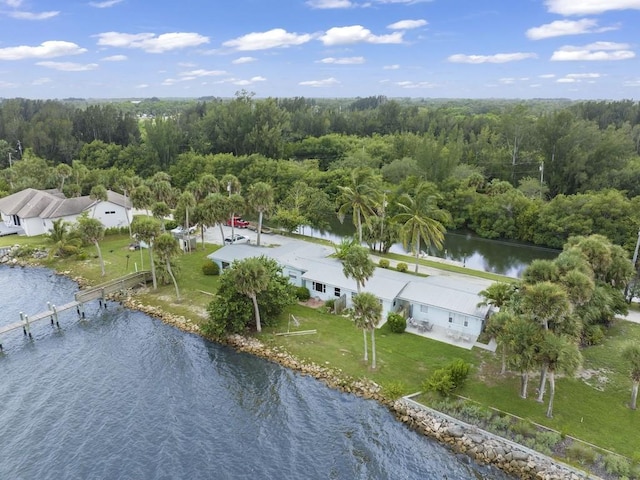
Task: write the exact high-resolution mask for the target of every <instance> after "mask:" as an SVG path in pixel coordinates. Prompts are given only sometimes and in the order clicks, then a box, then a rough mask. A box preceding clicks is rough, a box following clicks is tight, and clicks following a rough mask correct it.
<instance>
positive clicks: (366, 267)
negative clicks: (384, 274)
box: [342, 244, 376, 293]
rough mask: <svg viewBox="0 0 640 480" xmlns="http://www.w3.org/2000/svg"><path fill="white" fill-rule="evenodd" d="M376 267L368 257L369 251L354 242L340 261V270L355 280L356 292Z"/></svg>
mask: <svg viewBox="0 0 640 480" xmlns="http://www.w3.org/2000/svg"><path fill="white" fill-rule="evenodd" d="M375 269H376V265H375V263H373V260H371V257H369V251H368V250H367V248H366V247H363V246H362V245H357V244H354V245H352V246H351V247H349V249H348V250H347V253H346V255H345V256H344V259H343V261H342V272H343V273H344V276H345V277H347V278H353V279H354V280H355V281H356V288H357V290H358V293H360V290H361V289H362V287H364V284H365V282H366V281H367V280H369V278H370V277H371V275H373V272H374V271H375Z"/></svg>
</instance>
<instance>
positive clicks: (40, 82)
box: [31, 77, 51, 85]
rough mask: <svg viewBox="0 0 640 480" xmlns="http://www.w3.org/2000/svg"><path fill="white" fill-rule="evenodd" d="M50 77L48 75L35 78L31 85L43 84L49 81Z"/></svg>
mask: <svg viewBox="0 0 640 480" xmlns="http://www.w3.org/2000/svg"><path fill="white" fill-rule="evenodd" d="M50 82H51V79H50V78H49V77H40V78H36V79H35V80H34V81H33V82H31V85H44V84H45V83H50Z"/></svg>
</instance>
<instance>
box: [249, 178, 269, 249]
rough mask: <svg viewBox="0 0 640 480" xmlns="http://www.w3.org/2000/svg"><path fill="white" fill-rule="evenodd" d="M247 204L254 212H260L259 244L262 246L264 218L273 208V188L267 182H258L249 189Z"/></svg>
mask: <svg viewBox="0 0 640 480" xmlns="http://www.w3.org/2000/svg"><path fill="white" fill-rule="evenodd" d="M247 202H248V203H249V205H250V206H251V208H252V209H253V210H255V211H256V212H258V236H257V242H256V243H257V244H258V246H260V234H261V233H262V217H263V215H264V213H265V212H268V211H269V210H271V209H272V208H273V187H272V186H271V185H269V184H268V183H266V182H257V183H254V184H253V185H251V186H250V187H249V191H248V194H247Z"/></svg>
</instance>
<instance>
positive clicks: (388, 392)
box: [382, 382, 407, 400]
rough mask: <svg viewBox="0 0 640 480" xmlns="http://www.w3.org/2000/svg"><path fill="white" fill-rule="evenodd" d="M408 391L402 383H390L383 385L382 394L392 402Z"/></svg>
mask: <svg viewBox="0 0 640 480" xmlns="http://www.w3.org/2000/svg"><path fill="white" fill-rule="evenodd" d="M406 390H407V387H405V385H404V383H402V382H390V383H387V384H384V385H382V393H383V394H384V396H385V397H386V398H388V399H390V400H396V399H398V398H400V397H402V396H403V395H404V394H405V392H406Z"/></svg>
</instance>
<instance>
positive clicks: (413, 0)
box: [375, 0, 432, 5]
mask: <svg viewBox="0 0 640 480" xmlns="http://www.w3.org/2000/svg"><path fill="white" fill-rule="evenodd" d="M375 1H376V3H383V4H385V3H399V4H405V5H413V4H416V3H424V2H431V1H432V0H375Z"/></svg>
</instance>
